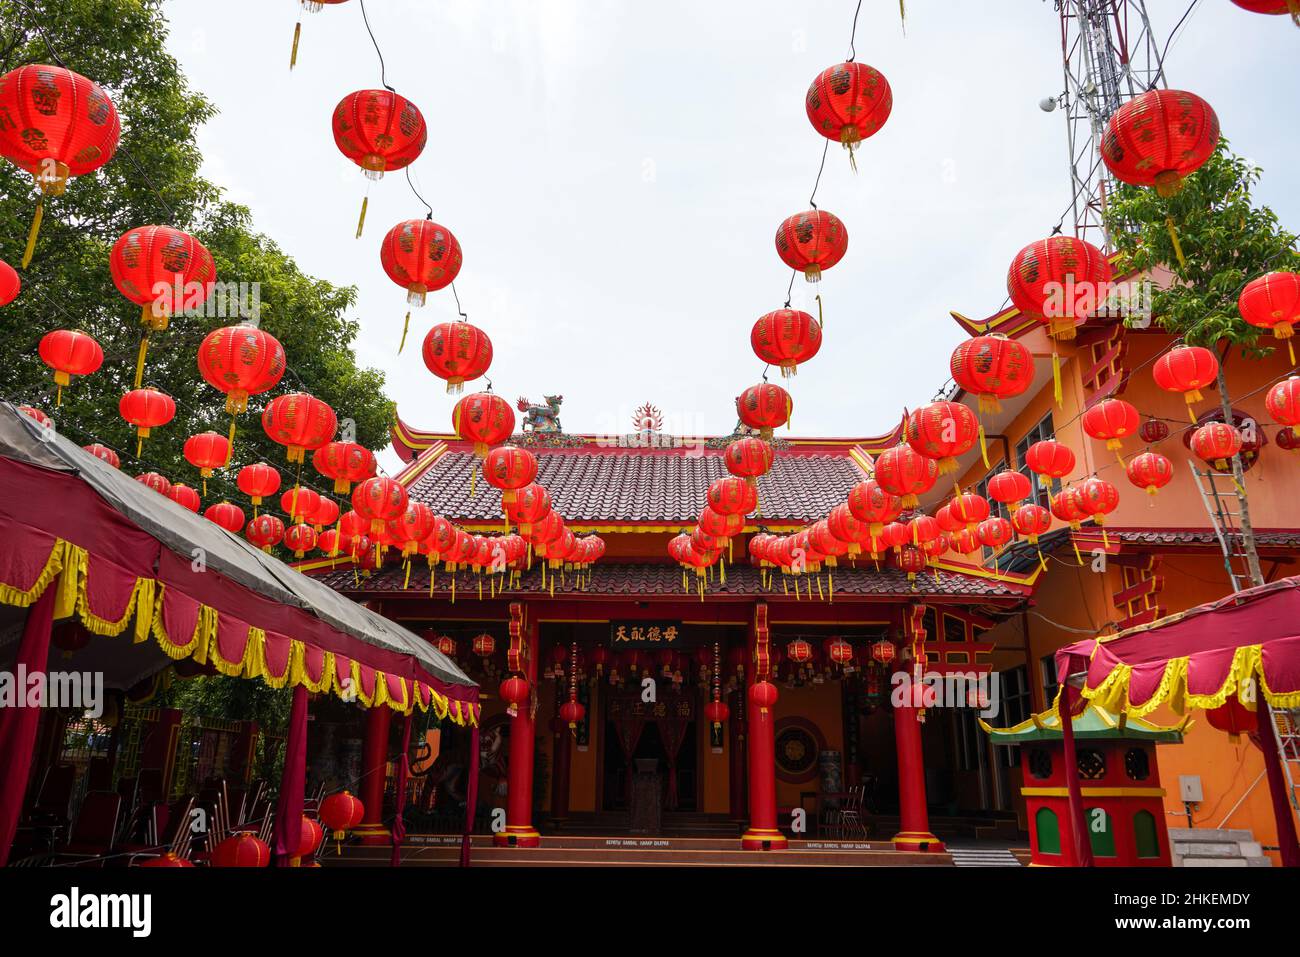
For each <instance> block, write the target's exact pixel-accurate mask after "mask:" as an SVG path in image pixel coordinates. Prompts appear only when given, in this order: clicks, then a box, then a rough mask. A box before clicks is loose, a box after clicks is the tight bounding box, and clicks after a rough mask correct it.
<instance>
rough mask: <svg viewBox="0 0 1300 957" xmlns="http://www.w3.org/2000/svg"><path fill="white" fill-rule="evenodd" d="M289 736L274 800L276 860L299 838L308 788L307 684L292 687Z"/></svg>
mask: <svg viewBox="0 0 1300 957" xmlns="http://www.w3.org/2000/svg"><path fill="white" fill-rule="evenodd" d="M287 734H288V737H287V738H286V740H285V743H284V770H283V772H281V775H280V794H279V796H278V798H277V799H276V804H275V854H276V863H277V864H280V865H281V866H283V865H287V864H288V863H289V858H291V857H294V856H296V855H297V853H298V845H299V844H300V843H301V842H302V802H303V795H304V793H305V792H306V788H307V688H306V687H305V686H303V685H298V686H297V687H296V688H294V689H293V704H292V705H291V706H290V708H289V727H288V731H287Z"/></svg>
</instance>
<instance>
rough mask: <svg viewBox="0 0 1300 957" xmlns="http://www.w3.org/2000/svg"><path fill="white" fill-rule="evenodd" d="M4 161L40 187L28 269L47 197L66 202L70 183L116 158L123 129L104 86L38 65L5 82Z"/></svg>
mask: <svg viewBox="0 0 1300 957" xmlns="http://www.w3.org/2000/svg"><path fill="white" fill-rule="evenodd" d="M0 116H3V117H4V118H5V122H4V123H0V156H3V157H4V158H5V159H7V160H9V161H10V162H11V163H13V164H14V165H15V166H17V167H18V168H19V169H22V170H25V171H27V172H28V173H30V174H31V175H32V177H33V178H34V179H35V181H36V186H37V188H38V189H39V190H40V191H41V200H40V202H39V203H38V205H37V207H36V216H35V218H34V219H33V221H32V228H31V232H30V233H29V235H28V237H27V251H26V253H25V254H24V255H23V260H22V267H23V268H24V269H26V268H27V265H28V263H30V262H31V258H32V253H33V251H34V250H35V248H36V238H37V234H38V232H39V230H40V223H41V215H42V209H43V204H44V198H45V197H46V196H62V195H63V191H64V189H65V188H66V187H67V184H68V180H69V178H71V177H73V176H83V175H85V174H86V173H90V172H93V171H95V170H97V169H99V168H100V167H101V166H103V165H104V164H105V163H107V162H108V161H109V160H110V159H112V158H113V153H114V152H115V151H116V150H117V142H118V138H119V137H120V136H121V132H122V127H121V123H120V121H119V120H118V116H117V110H116V109H115V108H114V107H113V101H112V100H110V99H109V98H108V95H107V94H106V93H104V91H103V89H102V88H101V87H100V85H99V84H98V83H95V82H93V81H92V80H88V79H86V78H85V77H84V76H82V75H81V74H80V73H74V72H72V71H71V70H69V69H66V68H64V67H61V66H49V65H48V64H44V63H33V64H29V65H27V66H22V67H19V68H18V69H16V70H12V71H10V72H9V73H6V74H5V75H4V76H0Z"/></svg>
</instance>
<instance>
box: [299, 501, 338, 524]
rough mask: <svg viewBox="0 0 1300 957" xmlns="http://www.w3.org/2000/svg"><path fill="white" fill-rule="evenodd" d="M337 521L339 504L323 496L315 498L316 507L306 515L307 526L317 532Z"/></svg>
mask: <svg viewBox="0 0 1300 957" xmlns="http://www.w3.org/2000/svg"><path fill="white" fill-rule="evenodd" d="M338 519H339V503H338V502H336V501H334V499H332V498H328V497H327V496H324V495H319V496H317V503H316V507H315V508H314V509H312V510H311V512H310V513H309V514H308V515H307V524H308V525H311V526H312V527H313V528H315V529H316V530H317V531H320V530H321V528H322V527H324V526H326V525H333V524H334V523H335V522H337V521H338Z"/></svg>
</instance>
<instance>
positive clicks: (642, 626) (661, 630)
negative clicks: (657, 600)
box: [609, 621, 682, 651]
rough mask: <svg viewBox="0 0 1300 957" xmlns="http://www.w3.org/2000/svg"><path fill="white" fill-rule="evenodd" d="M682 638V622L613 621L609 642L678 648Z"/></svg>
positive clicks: (617, 645)
mask: <svg viewBox="0 0 1300 957" xmlns="http://www.w3.org/2000/svg"><path fill="white" fill-rule="evenodd" d="M681 640H682V631H681V622H672V621H611V622H610V623H609V643H610V646H611V647H612V648H613V649H614V650H615V651H617V650H618V649H619V648H676V647H678V646H680V644H681Z"/></svg>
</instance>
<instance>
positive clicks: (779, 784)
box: [773, 681, 844, 807]
mask: <svg viewBox="0 0 1300 957" xmlns="http://www.w3.org/2000/svg"><path fill="white" fill-rule="evenodd" d="M778 687H779V691H780V697H779V698H777V702H776V707H775V708H774V709H773V713H774V715H775V717H776V721H777V723H779V722H780V721H781V719H782V718H785V717H799V718H803V719H804V720H805V721H809V722H811V723H812V724H814V725H816V726H817V728H818V730H819V731H820V732H821V736H822V738H823V739H824V740H825V742H826V750H828V751H839V752H840V756H841V760H843V757H844V725H843V720H842V717H841V715H842V709H841V707H840V686H839V683H838V682H834V681H828V682H826V683H825V684H820V685H815V684H808V685H804V686H803V687H802V688H787V687H786V686H785V685H780V686H778ZM818 781H819V777H817V776H814V777H813V778H811V779H809V780H808V781H804V782H800V783H798V784H792V783H789V782H787V781H782V780H781V779H780V778H779V777H778V778H777V780H776V803H777V807H795V806H798V804H799V792H800V791H816V790H817V789H818V787H819V785H818Z"/></svg>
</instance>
